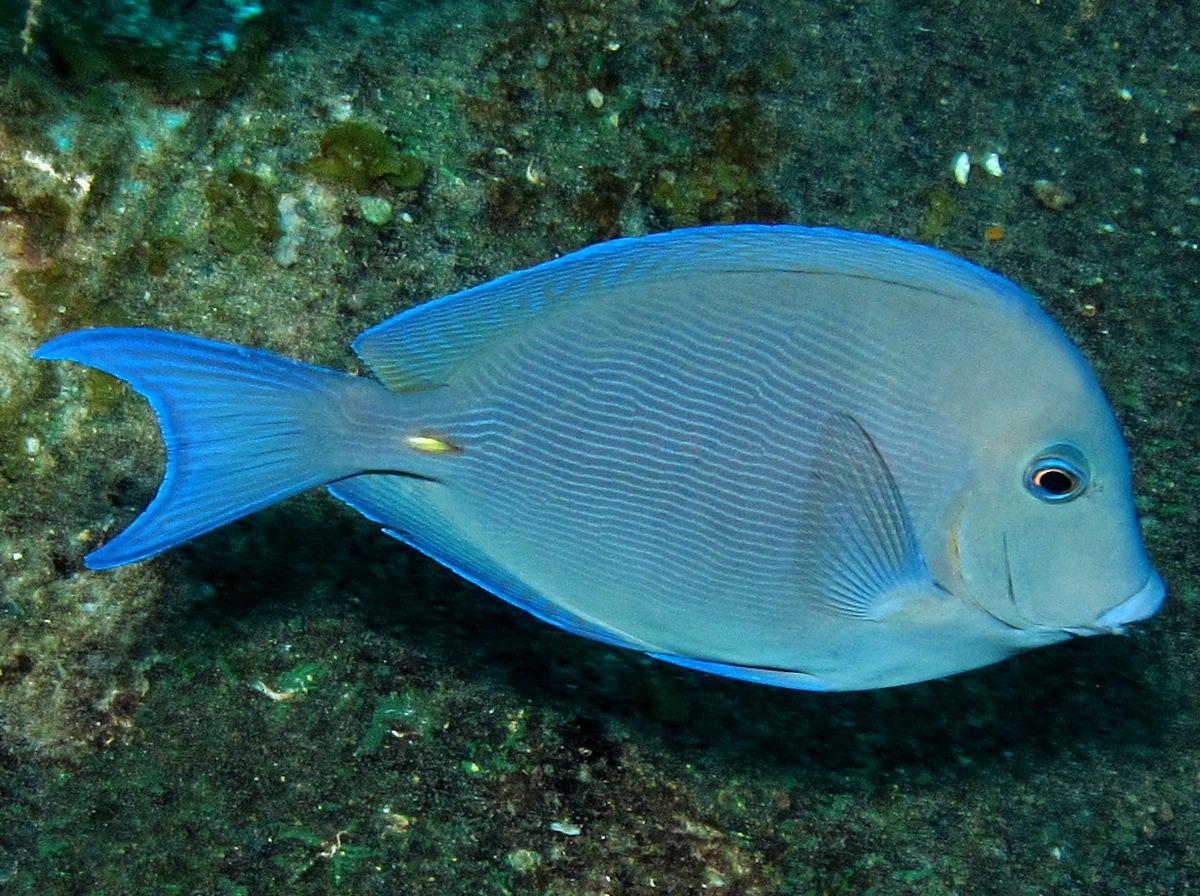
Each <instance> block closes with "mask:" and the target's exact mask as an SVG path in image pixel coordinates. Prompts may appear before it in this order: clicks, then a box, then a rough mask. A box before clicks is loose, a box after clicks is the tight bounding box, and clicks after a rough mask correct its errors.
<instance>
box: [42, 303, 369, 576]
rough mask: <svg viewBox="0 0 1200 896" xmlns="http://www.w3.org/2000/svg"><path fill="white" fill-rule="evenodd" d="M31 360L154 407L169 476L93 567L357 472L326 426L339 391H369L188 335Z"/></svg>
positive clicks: (112, 340) (112, 338)
mask: <svg viewBox="0 0 1200 896" xmlns="http://www.w3.org/2000/svg"><path fill="white" fill-rule="evenodd" d="M33 357H35V358H41V359H46V360H66V361H77V362H79V363H81V364H87V365H89V366H91V367H95V368H98V369H99V370H103V371H105V372H107V373H110V374H112V375H113V376H117V377H120V378H121V379H123V380H125V381H126V382H128V383H129V384H130V385H131V386H132V387H133V388H134V389H136V390H137V391H138V392H140V393H141V394H142V395H144V396H145V397H146V398H147V399H148V400H149V402H150V405H151V407H153V408H154V412H155V414H156V415H157V416H158V422H159V426H160V428H161V430H162V439H163V443H164V446H165V448H166V471H165V473H164V475H163V480H162V484H161V485H160V486H159V489H158V493H157V494H156V495H155V496H154V500H153V501H151V502H150V505H149V506H148V507H147V508H146V509H145V510H144V511H143V512H142V514H141V515H140V516H138V517H137V518H136V519H135V520H134V521H133V522H132V523H130V524H129V526H128V527H127V528H126V529H125V530H124V531H123V532H121V534H120V535H118V536H117V537H116V538H114V539H113V540H112V541H110V542H108V543H107V544H105V545H104V546H103V547H101V548H99V549H98V550H95V551H93V552H92V553H90V554H88V555H87V557H86V558H85V562H86V563H87V565H88V566H89V567H91V568H92V569H106V568H108V567H112V566H120V565H121V564H124V563H132V562H133V561H135V560H141V559H143V558H145V557H149V556H151V555H153V554H157V553H159V552H160V551H164V550H166V549H167V548H170V547H173V546H174V545H177V544H181V543H182V542H185V541H187V540H188V539H191V538H194V537H196V536H197V535H201V534H203V533H205V532H208V531H210V530H212V529H216V528H217V527H218V526H222V525H224V524H225V523H228V522H232V521H233V520H236V519H238V518H240V517H243V516H246V515H247V514H250V513H253V512H254V511H256V510H259V509H261V508H263V507H266V506H267V505H269V504H274V503H275V502H276V501H279V500H282V499H283V498H286V497H287V496H289V495H294V494H296V493H297V492H301V491H304V490H305V489H308V488H312V487H313V486H316V485H323V484H325V483H327V482H331V481H333V480H336V479H339V478H341V477H343V476H347V475H350V474H351V473H354V472H358V471H357V470H356V469H355V468H354V464H353V462H352V459H351V458H350V457H349V456H348V453H347V452H346V451H342V450H339V449H338V440H337V437H336V434H335V433H332V432H330V431H329V430H330V427H329V425H328V423H329V421H330V419H336V418H331V415H332V414H336V413H337V409H338V405H339V403H340V402H341V401H342V400H344V398H345V393H346V390H347V388H353V387H355V386H357V385H358V384H363V385H365V386H374V387H375V388H378V385H377V384H375V383H372V382H371V381H370V380H363V379H362V378H360V377H353V376H350V375H348V374H343V373H338V372H336V371H332V370H325V369H322V368H319V367H314V366H312V365H310V364H304V363H301V362H299V361H291V360H288V359H286V358H281V357H278V356H277V355H273V354H270V353H269V352H265V351H260V350H257V349H248V348H242V347H239V346H235V345H228V344H225V343H222V342H214V341H212V340H208V339H201V338H198V337H195V336H187V335H183V334H179V333H167V332H162V331H159V330H149V329H140V328H135V327H113V328H102V329H94V330H78V331H76V332H73V333H66V334H64V335H62V336H59V337H57V338H55V339H51V340H50V341H49V342H47V343H45V344H44V345H42V346H41V347H40V348H38V349H37V350H36V351H34V353H33Z"/></svg>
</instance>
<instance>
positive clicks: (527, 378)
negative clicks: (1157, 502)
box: [34, 225, 1164, 690]
mask: <svg viewBox="0 0 1200 896" xmlns="http://www.w3.org/2000/svg"><path fill="white" fill-rule="evenodd" d="M354 350H355V351H356V352H357V353H358V355H359V357H361V358H362V360H363V361H365V362H366V364H367V365H368V366H369V367H370V369H371V371H372V372H373V373H374V375H375V376H374V378H369V377H362V376H352V375H348V374H345V373H340V372H337V371H333V370H326V369H322V368H319V367H313V366H310V365H307V364H302V363H299V362H297V361H291V360H287V359H284V358H281V357H279V356H277V355H274V354H271V353H268V352H265V351H260V350H256V349H249V348H241V347H237V346H232V345H227V344H223V343H219V342H212V341H209V340H207V339H199V338H196V337H194V336H187V335H181V334H175V333H167V332H161V331H156V330H149V329H139V328H103V329H93V330H80V331H76V332H72V333H67V334H65V335H62V336H59V337H57V338H55V339H52V340H50V341H49V342H47V343H46V344H44V345H42V346H41V347H40V348H38V349H37V350H36V351H35V352H34V357H37V358H46V359H54V360H70V361H78V362H80V363H83V364H89V365H91V366H93V367H97V368H99V369H101V370H104V371H107V372H109V373H111V374H114V375H116V376H118V377H121V378H122V379H124V380H126V381H128V382H129V383H130V384H131V385H132V386H133V388H135V389H136V390H138V391H139V392H141V393H142V394H143V395H145V396H146V397H147V398H148V399H149V401H150V403H151V405H152V406H153V407H154V410H155V412H156V413H157V415H158V421H159V424H160V426H161V429H162V435H163V441H164V443H165V446H166V473H165V475H164V477H163V481H162V484H161V486H160V487H159V490H158V493H157V494H156V495H155V497H154V499H153V501H151V503H150V505H149V506H148V507H147V508H146V509H145V511H144V512H143V513H142V514H141V516H139V517H137V518H136V519H135V520H134V521H133V522H132V523H131V524H130V525H129V526H128V527H127V528H126V529H125V530H124V531H123V532H122V533H121V534H120V535H118V536H117V537H116V538H114V539H112V540H111V541H110V542H108V543H107V544H105V545H104V546H103V547H101V548H100V549H98V550H96V551H94V552H93V553H91V554H89V555H88V556H87V558H86V562H87V565H88V566H90V567H92V568H93V569H102V568H105V567H112V566H118V565H120V564H123V563H131V562H133V561H135V560H141V559H142V558H145V557H149V556H151V555H152V554H156V553H158V552H159V551H163V550H166V549H167V548H169V547H172V546H173V545H177V544H179V543H180V542H183V541H186V540H188V539H190V538H193V537H195V536H197V535H200V534H201V533H203V532H207V531H209V530H210V529H213V528H216V527H217V526H220V525H222V524H224V523H228V522H229V521H231V520H235V519H237V518H238V517H241V516H244V515H245V514H248V513H251V512H252V511H255V510H258V509H259V508H261V507H265V506H267V505H269V504H273V503H275V502H276V501H279V500H281V499H283V498H286V497H287V496H289V495H292V494H295V493H296V492H299V491H302V490H304V489H309V488H312V487H314V486H321V485H323V486H325V487H326V488H328V489H329V491H330V492H331V493H332V494H333V495H335V496H336V497H338V498H340V499H341V500H342V501H345V502H346V503H347V504H349V505H350V506H351V507H353V508H354V509H355V510H357V511H359V512H360V513H362V514H363V515H365V516H366V517H368V518H369V519H371V520H374V521H375V522H377V523H380V524H381V525H382V526H383V527H384V530H385V531H386V532H387V533H388V534H390V535H394V536H395V537H397V538H399V539H401V540H403V541H405V542H407V543H408V544H410V545H412V546H413V547H415V548H417V549H418V550H420V551H423V552H424V553H426V554H428V555H429V556H431V557H433V558H434V559H436V560H438V561H440V562H441V563H444V564H445V565H446V566H448V567H450V568H451V569H453V570H455V571H456V572H458V573H460V574H462V575H463V576H465V577H466V578H467V579H470V580H471V581H472V582H475V583H476V584H478V585H480V586H482V587H483V588H486V589H487V590H488V591H491V592H492V593H494V594H496V595H498V596H499V597H502V598H503V599H504V600H506V601H508V602H510V603H512V604H515V605H516V606H518V607H520V608H522V609H523V610H526V611H528V612H529V613H532V614H533V615H534V616H536V617H538V618H540V619H543V620H545V621H546V622H549V623H551V624H553V625H556V626H559V627H560V628H563V629H566V630H567V631H570V632H574V633H576V634H579V635H583V636H585V637H588V638H594V639H595V640H597V641H602V642H605V643H607V644H614V645H618V646H621V647H629V648H633V649H635V650H641V651H644V652H646V653H648V654H651V655H653V656H655V657H658V658H660V659H663V660H667V661H669V662H673V663H678V664H679V665H682V666H688V667H691V668H694V669H702V670H704V671H706V672H714V673H717V674H720V675H728V676H732V677H734V678H741V679H747V680H750V681H755V682H761V683H764V684H772V685H781V686H784V687H793V688H806V689H812V690H851V689H863V688H878V687H888V686H892V685H901V684H905V683H908V682H914V681H922V680H924V679H929V678H935V677H938V676H944V675H949V674H952V673H955V672H960V671H963V670H966V669H974V668H976V667H979V666H983V665H986V664H988V663H993V662H996V661H998V660H1001V659H1004V658H1005V657H1008V656H1011V655H1012V654H1015V653H1017V652H1019V651H1022V650H1026V649H1029V648H1032V647H1041V646H1043V645H1047V644H1053V643H1055V642H1057V641H1063V640H1065V639H1067V638H1070V637H1072V636H1075V635H1092V634H1099V633H1106V632H1108V633H1111V632H1120V631H1121V630H1122V626H1124V625H1125V624H1126V623H1129V622H1134V621H1136V620H1140V619H1145V618H1147V617H1149V616H1151V615H1153V614H1154V613H1155V612H1156V611H1157V610H1158V608H1159V606H1160V605H1161V603H1162V601H1163V597H1164V588H1163V583H1162V580H1161V579H1160V578H1159V576H1158V575H1157V574H1156V573H1155V572H1154V570H1153V569H1151V567H1150V564H1149V562H1148V560H1147V558H1146V554H1145V551H1144V549H1143V547H1142V544H1141V541H1140V539H1139V536H1138V529H1137V522H1136V519H1135V516H1134V508H1133V499H1132V490H1131V485H1130V472H1129V462H1128V459H1127V456H1126V452H1125V447H1124V444H1123V442H1122V439H1121V434H1120V432H1119V430H1118V427H1117V422H1116V420H1115V418H1114V416H1113V413H1112V410H1111V409H1110V407H1109V405H1108V403H1107V402H1106V401H1105V399H1104V396H1103V394H1102V393H1101V391H1100V387H1099V385H1098V383H1097V381H1096V378H1095V376H1094V375H1093V373H1092V371H1091V370H1090V369H1089V367H1088V365H1087V363H1086V362H1085V361H1084V359H1083V358H1082V357H1081V356H1080V354H1079V352H1078V351H1077V350H1076V349H1075V348H1074V346H1073V345H1072V344H1071V342H1070V341H1069V340H1068V339H1067V338H1066V336H1065V335H1064V334H1063V333H1062V331H1061V330H1059V329H1058V327H1057V326H1055V324H1054V323H1053V322H1052V321H1051V319H1050V318H1049V317H1048V316H1047V315H1046V314H1045V313H1044V312H1043V311H1042V310H1041V309H1040V308H1039V307H1038V305H1037V303H1036V302H1034V300H1033V299H1032V298H1030V296H1029V295H1028V294H1026V293H1025V292H1023V291H1022V290H1020V289H1019V288H1018V287H1016V286H1015V285H1013V284H1012V283H1011V282H1009V281H1008V280H1005V279H1003V278H1001V277H999V276H997V275H995V274H992V273H989V272H988V271H986V270H983V269H982V268H979V267H976V266H975V265H973V264H969V263H967V262H965V261H962V260H960V259H958V258H955V257H953V256H950V255H947V254H945V253H943V252H940V251H937V250H934V249H930V248H927V247H923V246H918V245H914V244H911V243H906V242H902V241H899V240H895V239H888V238H885V237H879V236H872V235H868V234H862V233H852V232H847V231H841V230H833V229H823V228H806V227H796V226H777V227H768V226H757V225H743V226H729V227H701V228H696V229H687V230H678V231H674V232H670V233H660V234H657V235H653V236H646V237H641V238H635V239H621V240H615V241H613V242H608V243H604V244H600V245H596V246H592V247H590V248H586V249H583V250H582V251H579V252H575V253H573V254H571V255H567V256H565V257H563V258H559V259H557V260H555V261H550V262H546V263H545V264H541V265H538V266H536V267H533V268H530V269H528V270H525V271H520V272H518V273H514V274H508V275H506V276H503V277H500V278H499V279H496V280H493V281H491V282H490V283H485V284H483V285H481V286H476V287H474V288H472V289H467V290H464V291H462V292H458V293H455V294H453V295H450V296H446V297H444V298H441V299H438V300H436V301H431V302H428V303H426V304H424V305H419V306H417V307H415V308H411V309H409V310H407V311H405V312H403V313H401V314H399V315H397V316H396V317H393V318H392V319H390V320H388V321H385V322H384V323H381V324H379V325H377V326H375V327H372V328H371V329H369V330H367V331H366V332H364V333H363V334H362V335H360V336H359V337H358V338H357V339H356V340H355V342H354Z"/></svg>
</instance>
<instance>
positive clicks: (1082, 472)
mask: <svg viewBox="0 0 1200 896" xmlns="http://www.w3.org/2000/svg"><path fill="white" fill-rule="evenodd" d="M1074 455H1078V452H1077V451H1074V450H1073V449H1071V448H1070V446H1067V445H1056V446H1055V447H1054V448H1053V449H1051V450H1050V451H1049V452H1047V453H1045V454H1042V455H1041V456H1039V457H1038V458H1037V459H1036V460H1035V461H1034V462H1033V463H1032V464H1030V465H1029V470H1028V471H1027V472H1026V473H1025V488H1027V489H1028V490H1029V492H1030V494H1032V495H1033V496H1034V497H1035V498H1038V499H1039V500H1042V501H1046V502H1048V503H1051V504H1056V503H1060V502H1063V501H1070V500H1073V499H1075V498H1078V497H1079V496H1080V495H1082V494H1083V492H1084V490H1085V489H1086V488H1087V484H1088V476H1087V471H1086V467H1085V466H1084V463H1083V459H1082V458H1080V457H1076V456H1074Z"/></svg>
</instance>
